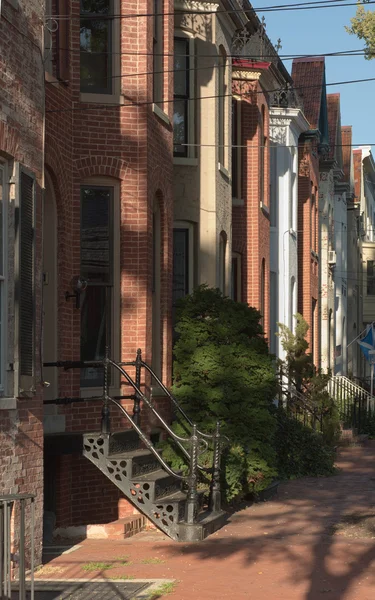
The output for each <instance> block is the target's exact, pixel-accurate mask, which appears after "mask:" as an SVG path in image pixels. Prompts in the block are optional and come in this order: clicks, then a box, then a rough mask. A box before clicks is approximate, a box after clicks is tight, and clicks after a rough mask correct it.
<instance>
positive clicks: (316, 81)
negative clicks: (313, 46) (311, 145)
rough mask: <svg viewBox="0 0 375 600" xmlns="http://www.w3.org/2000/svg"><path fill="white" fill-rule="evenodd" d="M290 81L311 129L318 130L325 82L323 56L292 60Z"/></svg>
mask: <svg viewBox="0 0 375 600" xmlns="http://www.w3.org/2000/svg"><path fill="white" fill-rule="evenodd" d="M292 79H293V81H294V87H295V89H296V92H297V94H298V96H299V97H300V98H301V99H302V102H303V106H304V113H305V117H306V119H307V120H308V121H309V123H310V126H311V128H312V129H318V128H319V116H320V108H321V106H320V105H321V99H322V88H323V85H324V82H325V62H324V56H315V57H310V58H296V59H294V61H293V67H292Z"/></svg>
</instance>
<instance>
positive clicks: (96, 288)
mask: <svg viewBox="0 0 375 600" xmlns="http://www.w3.org/2000/svg"><path fill="white" fill-rule="evenodd" d="M117 193H118V190H117V188H116V187H114V186H111V185H92V184H87V185H82V186H81V272H80V275H81V276H82V277H83V278H84V279H86V280H87V288H86V290H85V291H84V292H83V294H82V298H81V360H101V359H102V358H103V357H104V353H105V347H106V345H108V346H109V351H110V355H111V356H112V357H114V358H115V357H116V354H117V352H116V350H117V340H116V339H115V332H116V326H115V321H117V322H118V317H119V315H118V307H117V305H116V298H117V296H118V294H116V293H115V290H114V288H115V285H116V276H115V273H117V272H118V271H119V269H118V265H116V267H117V268H115V261H116V260H118V254H119V249H118V232H117V231H116V228H115V224H117V225H118V222H119V219H118V216H119V215H118V200H117V198H116V196H117ZM117 225H116V227H117ZM117 287H118V286H117ZM117 328H118V326H117ZM102 384H103V370H102V369H95V368H87V369H82V370H81V387H98V386H101V385H102ZM111 385H113V382H111Z"/></svg>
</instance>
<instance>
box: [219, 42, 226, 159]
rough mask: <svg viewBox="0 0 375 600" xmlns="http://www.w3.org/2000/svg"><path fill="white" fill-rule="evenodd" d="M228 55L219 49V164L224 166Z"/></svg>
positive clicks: (221, 47) (221, 48)
mask: <svg viewBox="0 0 375 600" xmlns="http://www.w3.org/2000/svg"><path fill="white" fill-rule="evenodd" d="M227 61H228V59H227V55H226V52H225V50H224V48H223V46H220V48H219V163H220V164H221V165H223V166H224V164H225V163H226V160H225V158H226V152H227V148H226V135H225V133H226V127H225V123H226V119H225V113H226V110H225V109H226V104H227V103H226V100H227V98H226V95H227V71H228V68H227Z"/></svg>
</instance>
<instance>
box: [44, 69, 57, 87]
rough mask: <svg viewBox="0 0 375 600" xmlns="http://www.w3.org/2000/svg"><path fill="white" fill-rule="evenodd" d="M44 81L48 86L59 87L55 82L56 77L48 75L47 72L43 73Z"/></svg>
mask: <svg viewBox="0 0 375 600" xmlns="http://www.w3.org/2000/svg"><path fill="white" fill-rule="evenodd" d="M44 81H45V82H46V83H49V84H50V85H53V87H59V85H60V82H59V81H57V79H56V77H54V76H53V75H52V73H49V72H48V71H44Z"/></svg>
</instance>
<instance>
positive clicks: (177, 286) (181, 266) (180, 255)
mask: <svg viewBox="0 0 375 600" xmlns="http://www.w3.org/2000/svg"><path fill="white" fill-rule="evenodd" d="M189 238H190V235H189V228H176V229H174V230H173V292H172V294H173V306H175V305H176V302H177V300H179V299H180V298H184V296H186V295H187V294H188V293H189V291H190V277H189V250H190V248H189V246H190V243H189V242H190V240H189Z"/></svg>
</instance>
